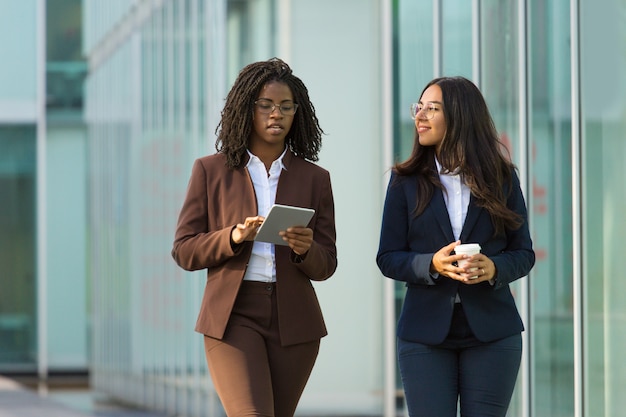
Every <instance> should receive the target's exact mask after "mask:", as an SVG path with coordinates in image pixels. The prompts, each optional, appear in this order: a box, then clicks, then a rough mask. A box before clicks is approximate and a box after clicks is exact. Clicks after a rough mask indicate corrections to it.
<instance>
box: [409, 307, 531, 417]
mask: <svg viewBox="0 0 626 417" xmlns="http://www.w3.org/2000/svg"><path fill="white" fill-rule="evenodd" d="M521 357H522V336H521V335H520V334H516V335H514V336H510V337H507V338H504V339H501V340H496V341H494V342H488V343H485V342H481V341H479V340H477V339H476V338H475V337H474V335H473V333H472V331H471V329H470V327H469V324H468V323H467V320H466V318H465V314H464V313H463V307H462V304H460V303H459V304H456V305H455V309H454V315H453V319H452V324H451V326H450V333H449V334H448V336H447V338H446V340H445V341H444V342H443V343H442V344H440V345H436V346H429V345H424V344H421V343H416V342H411V341H407V340H402V339H399V340H398V361H399V365H400V374H401V376H402V384H403V386H404V393H405V398H406V403H407V408H408V411H409V416H410V417H456V416H457V402H458V403H459V404H460V407H461V417H505V415H506V411H507V409H508V407H509V403H510V401H511V396H512V395H513V389H514V388H515V381H516V379H517V373H518V371H519V366H520V361H521Z"/></svg>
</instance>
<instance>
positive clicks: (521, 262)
mask: <svg viewBox="0 0 626 417" xmlns="http://www.w3.org/2000/svg"><path fill="white" fill-rule="evenodd" d="M512 175H513V181H512V189H511V192H510V194H509V197H508V199H507V206H508V207H509V208H510V209H511V210H513V211H515V212H516V213H517V214H519V215H520V216H521V218H522V219H523V223H522V225H521V226H520V227H519V228H518V229H517V230H507V232H506V247H505V248H504V249H503V250H502V251H500V252H499V253H497V254H494V255H491V256H490V258H491V260H492V261H493V263H494V264H495V266H496V279H495V286H494V287H495V289H499V288H502V287H503V286H506V285H508V284H509V283H511V282H513V281H515V280H517V279H519V278H521V277H523V276H526V275H528V273H529V272H530V270H531V269H532V267H533V266H534V264H535V252H534V250H533V245H532V239H531V237H530V231H529V227H528V212H527V209H526V202H525V201H524V195H523V194H522V189H521V187H520V181H519V178H518V176H517V174H516V173H515V171H513V174H512Z"/></svg>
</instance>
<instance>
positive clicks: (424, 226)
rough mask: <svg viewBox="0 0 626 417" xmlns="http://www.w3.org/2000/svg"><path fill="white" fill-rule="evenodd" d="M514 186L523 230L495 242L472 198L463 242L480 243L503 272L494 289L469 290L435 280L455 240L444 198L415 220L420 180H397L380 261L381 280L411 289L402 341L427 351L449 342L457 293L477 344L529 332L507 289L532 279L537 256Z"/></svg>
mask: <svg viewBox="0 0 626 417" xmlns="http://www.w3.org/2000/svg"><path fill="white" fill-rule="evenodd" d="M512 185H513V190H512V193H511V194H510V196H509V197H508V200H507V206H508V207H509V208H511V209H512V210H513V211H515V212H516V213H519V214H520V215H521V216H522V217H523V219H524V223H523V225H522V226H521V227H520V228H519V229H517V230H512V231H511V230H508V231H507V232H506V234H505V235H503V236H499V237H497V238H494V237H493V232H494V227H493V223H492V222H491V218H490V216H489V213H488V212H487V210H485V209H483V208H481V207H478V206H477V205H476V204H475V200H474V197H473V196H472V197H470V203H469V207H468V210H467V217H466V219H465V223H464V224H463V229H462V231H461V236H460V240H461V243H479V244H480V246H481V252H482V253H484V254H485V255H487V256H488V257H489V258H490V259H491V260H492V261H493V262H494V264H495V266H496V271H497V272H496V276H495V278H496V280H495V285H491V284H490V283H489V282H481V283H479V284H474V285H467V284H462V283H461V282H459V281H456V280H453V279H451V278H448V277H444V276H440V277H439V278H438V279H436V280H433V279H432V278H431V275H430V263H431V260H432V257H433V255H434V253H435V252H437V251H438V250H439V249H441V248H442V247H444V246H446V245H448V244H450V243H452V242H454V241H455V239H454V234H453V232H452V226H451V224H450V218H449V217H448V211H447V209H446V204H445V201H444V197H443V192H442V191H441V190H440V189H438V188H436V189H435V192H434V194H433V197H432V199H431V201H430V203H429V204H428V206H427V207H426V209H425V210H424V212H423V213H422V214H420V215H419V216H417V217H415V216H414V214H413V211H414V208H415V203H416V201H417V178H416V177H415V176H398V175H396V174H392V176H391V180H390V182H389V185H388V188H387V196H386V198H385V207H384V212H383V219H382V227H381V233H380V245H379V249H378V254H377V256H376V262H377V264H378V267H379V268H380V271H381V272H382V273H383V275H385V276H386V277H389V278H392V279H395V280H398V281H404V282H406V287H407V292H406V295H405V299H404V304H403V307H402V313H401V315H400V318H399V321H398V329H397V335H398V337H399V338H401V339H404V340H408V341H414V342H419V343H424V344H429V345H436V344H439V343H441V342H443V341H444V339H445V338H446V336H447V334H448V330H449V328H450V322H451V319H452V311H453V308H454V301H455V297H456V294H457V292H458V294H459V295H460V297H461V301H462V303H463V309H464V311H465V315H466V316H467V321H468V323H469V325H470V327H471V329H472V331H473V332H474V335H475V337H476V338H477V339H478V340H480V341H483V342H489V341H493V340H498V339H501V338H504V337H507V336H512V335H514V334H518V333H520V332H522V331H523V330H524V325H523V323H522V319H521V318H520V315H519V313H518V311H517V307H516V306H515V300H514V299H513V295H512V294H511V290H510V288H509V283H511V282H512V281H515V280H516V279H518V278H521V277H523V276H525V275H527V274H528V272H529V271H530V269H531V268H532V267H533V265H534V263H535V253H534V251H533V249H532V240H531V238H530V233H529V230H528V220H527V211H526V203H525V201H524V196H523V195H522V191H521V188H520V185H519V178H518V177H517V175H516V174H515V172H514V173H513V183H512ZM505 191H506V190H505ZM505 195H506V194H505Z"/></svg>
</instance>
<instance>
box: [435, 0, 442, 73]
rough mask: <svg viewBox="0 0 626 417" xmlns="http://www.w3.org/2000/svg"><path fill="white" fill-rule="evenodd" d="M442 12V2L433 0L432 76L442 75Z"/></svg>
mask: <svg viewBox="0 0 626 417" xmlns="http://www.w3.org/2000/svg"><path fill="white" fill-rule="evenodd" d="M442 27H443V11H442V0H433V76H434V77H440V76H441V75H442V73H443V29H442Z"/></svg>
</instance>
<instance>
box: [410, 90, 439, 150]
mask: <svg viewBox="0 0 626 417" xmlns="http://www.w3.org/2000/svg"><path fill="white" fill-rule="evenodd" d="M418 103H419V104H420V107H421V108H422V109H431V111H432V119H428V118H427V117H426V112H425V111H419V112H418V113H417V114H416V117H415V129H417V133H418V135H419V142H420V145H422V146H436V147H439V145H440V144H441V143H442V142H443V138H444V137H445V136H446V119H445V117H444V115H443V100H442V94H441V87H439V86H438V85H437V84H433V85H431V86H430V87H428V88H427V89H426V90H424V93H423V94H422V97H421V98H420V101H419V102H418ZM429 117H430V116H429Z"/></svg>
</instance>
